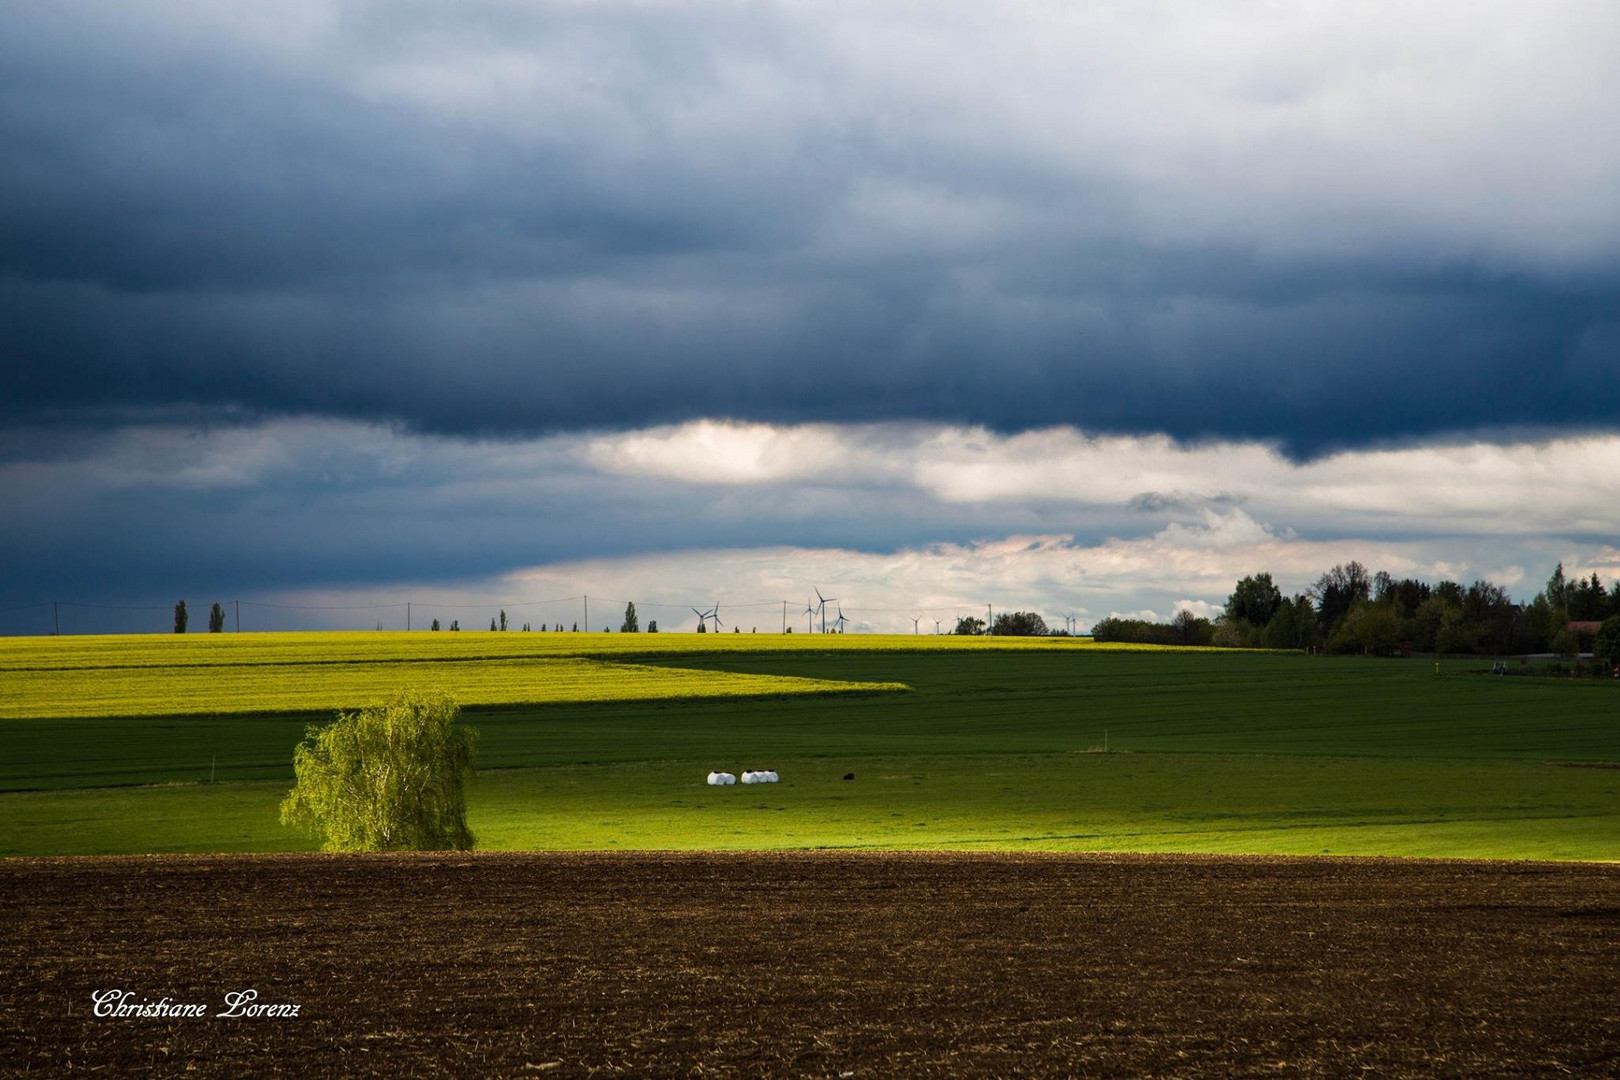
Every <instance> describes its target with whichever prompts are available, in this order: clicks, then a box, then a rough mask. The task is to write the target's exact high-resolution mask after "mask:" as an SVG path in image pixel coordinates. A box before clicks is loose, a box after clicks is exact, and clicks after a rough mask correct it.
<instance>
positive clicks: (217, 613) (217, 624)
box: [208, 604, 225, 634]
mask: <svg viewBox="0 0 1620 1080" xmlns="http://www.w3.org/2000/svg"><path fill="white" fill-rule="evenodd" d="M224 629H225V609H224V608H222V607H220V606H219V605H218V604H215V605H214V606H213V607H211V608H209V609H208V632H209V633H210V634H218V633H220V632H222V631H223V630H224Z"/></svg>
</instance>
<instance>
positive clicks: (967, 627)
mask: <svg viewBox="0 0 1620 1080" xmlns="http://www.w3.org/2000/svg"><path fill="white" fill-rule="evenodd" d="M951 633H953V634H960V635H962V636H963V637H975V636H977V635H979V634H982V633H984V620H983V619H976V618H974V617H973V616H972V615H964V616H962V617H961V618H960V619H957V620H956V629H955V630H952V631H951Z"/></svg>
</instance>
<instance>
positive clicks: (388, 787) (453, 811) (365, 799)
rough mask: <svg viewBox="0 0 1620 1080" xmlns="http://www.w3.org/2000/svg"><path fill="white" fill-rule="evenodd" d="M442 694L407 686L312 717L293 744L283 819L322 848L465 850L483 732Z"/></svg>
mask: <svg viewBox="0 0 1620 1080" xmlns="http://www.w3.org/2000/svg"><path fill="white" fill-rule="evenodd" d="M460 712H461V710H460V709H459V708H458V707H457V705H456V703H455V702H454V701H452V700H451V699H450V697H449V696H448V695H446V694H442V693H441V694H422V693H411V692H407V693H401V694H399V695H397V696H395V697H394V698H392V699H390V700H388V701H386V702H382V703H379V704H376V705H372V706H370V707H368V708H365V709H362V710H361V711H359V712H357V713H346V714H340V715H339V716H338V718H337V720H336V721H335V722H333V723H331V724H328V725H326V726H325V727H316V726H311V727H310V728H308V729H307V730H306V731H305V734H304V741H303V742H302V743H300V744H299V746H298V748H297V750H295V751H294V753H293V771H294V772H295V773H296V774H297V783H296V784H295V785H294V786H293V789H292V791H290V792H288V794H287V797H286V798H285V799H284V800H282V803H281V820H282V823H283V824H285V825H294V826H299V827H302V828H303V829H305V830H306V831H307V832H308V833H309V834H310V835H312V836H316V837H318V838H320V840H321V846H322V848H323V849H324V850H326V851H445V850H456V851H465V850H467V849H468V848H471V847H472V844H473V836H472V833H471V832H470V831H469V830H468V828H467V801H466V794H465V787H466V780H467V777H468V775H469V774H470V773H471V772H472V761H473V750H474V745H475V743H476V741H477V732H475V731H474V730H473V729H471V728H469V727H467V726H466V725H464V724H458V723H457V722H456V721H457V718H458V717H459V715H460Z"/></svg>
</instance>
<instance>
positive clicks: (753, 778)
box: [742, 772, 764, 784]
mask: <svg viewBox="0 0 1620 1080" xmlns="http://www.w3.org/2000/svg"><path fill="white" fill-rule="evenodd" d="M762 775H764V774H763V773H757V772H745V773H743V774H742V782H743V783H745V784H763V783H764V781H763V780H761V779H760V777H761V776H762Z"/></svg>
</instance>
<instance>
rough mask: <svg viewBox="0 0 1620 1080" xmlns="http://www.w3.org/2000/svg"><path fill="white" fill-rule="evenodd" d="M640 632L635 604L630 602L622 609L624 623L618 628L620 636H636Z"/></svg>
mask: <svg viewBox="0 0 1620 1080" xmlns="http://www.w3.org/2000/svg"><path fill="white" fill-rule="evenodd" d="M640 631H641V623H640V622H639V621H638V620H637V618H636V604H635V601H633V600H632V601H631V602H630V603H628V604H626V605H625V607H624V622H623V623H622V624H620V626H619V633H621V634H636V633H640Z"/></svg>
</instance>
